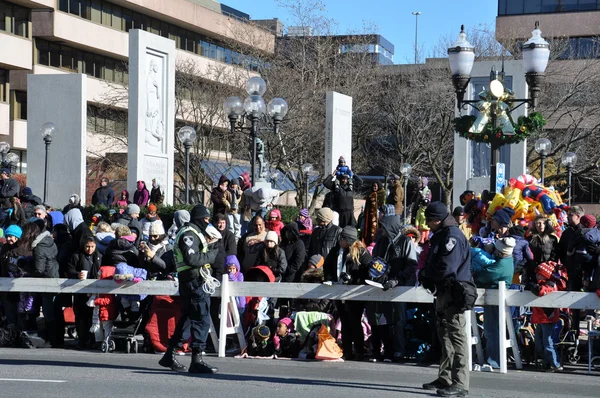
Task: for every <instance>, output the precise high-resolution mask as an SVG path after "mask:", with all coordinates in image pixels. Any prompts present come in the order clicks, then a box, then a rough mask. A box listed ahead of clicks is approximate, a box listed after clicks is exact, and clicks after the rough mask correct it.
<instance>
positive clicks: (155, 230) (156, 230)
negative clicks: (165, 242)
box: [150, 220, 165, 235]
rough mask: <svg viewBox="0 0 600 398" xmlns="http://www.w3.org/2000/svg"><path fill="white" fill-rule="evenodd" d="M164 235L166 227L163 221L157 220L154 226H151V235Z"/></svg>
mask: <svg viewBox="0 0 600 398" xmlns="http://www.w3.org/2000/svg"><path fill="white" fill-rule="evenodd" d="M164 234H165V227H164V225H163V223H162V221H160V220H156V221H154V222H153V223H152V224H150V235H164Z"/></svg>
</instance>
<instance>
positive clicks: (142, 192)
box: [133, 184, 150, 207]
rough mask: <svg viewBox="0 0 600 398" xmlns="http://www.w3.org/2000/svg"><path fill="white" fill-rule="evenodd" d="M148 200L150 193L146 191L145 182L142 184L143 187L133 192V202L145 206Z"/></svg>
mask: <svg viewBox="0 0 600 398" xmlns="http://www.w3.org/2000/svg"><path fill="white" fill-rule="evenodd" d="M149 200H150V193H149V192H148V189H147V188H146V184H144V187H143V188H142V189H136V190H135V193H134V194H133V203H135V204H136V205H138V206H140V207H146V206H148V201H149Z"/></svg>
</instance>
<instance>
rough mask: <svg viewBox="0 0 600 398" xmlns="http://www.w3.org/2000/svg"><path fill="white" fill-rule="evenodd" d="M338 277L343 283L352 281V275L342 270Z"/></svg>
mask: <svg viewBox="0 0 600 398" xmlns="http://www.w3.org/2000/svg"><path fill="white" fill-rule="evenodd" d="M339 279H340V281H341V282H342V283H343V284H344V285H348V284H349V283H350V282H351V281H352V277H351V276H350V275H348V274H347V273H345V272H342V273H341V274H340V278H339Z"/></svg>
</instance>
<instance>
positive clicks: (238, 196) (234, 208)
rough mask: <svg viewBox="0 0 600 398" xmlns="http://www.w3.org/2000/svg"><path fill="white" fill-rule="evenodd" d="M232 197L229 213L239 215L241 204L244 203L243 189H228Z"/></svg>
mask: <svg viewBox="0 0 600 398" xmlns="http://www.w3.org/2000/svg"><path fill="white" fill-rule="evenodd" d="M227 190H228V192H229V196H230V200H229V207H228V208H227V212H228V213H230V214H237V213H238V212H239V210H240V202H241V201H242V194H243V192H242V190H241V189H239V188H238V189H232V188H231V187H229V188H227Z"/></svg>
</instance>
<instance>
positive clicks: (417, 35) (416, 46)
mask: <svg viewBox="0 0 600 398" xmlns="http://www.w3.org/2000/svg"><path fill="white" fill-rule="evenodd" d="M412 15H414V16H415V65H416V64H417V61H418V54H419V50H418V48H419V47H418V45H419V41H418V38H419V15H421V11H414V12H413V13H412Z"/></svg>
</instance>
